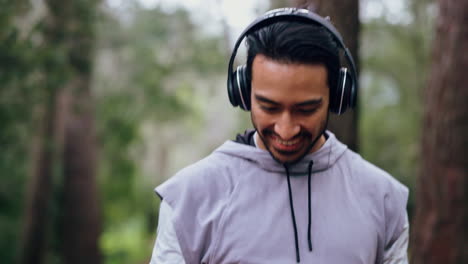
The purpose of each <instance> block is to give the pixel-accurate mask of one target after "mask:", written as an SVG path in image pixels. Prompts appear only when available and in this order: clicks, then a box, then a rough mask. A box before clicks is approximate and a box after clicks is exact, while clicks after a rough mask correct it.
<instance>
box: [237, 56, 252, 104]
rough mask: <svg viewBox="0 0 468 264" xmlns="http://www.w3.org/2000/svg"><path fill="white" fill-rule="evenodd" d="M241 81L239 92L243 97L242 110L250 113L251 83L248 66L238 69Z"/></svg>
mask: <svg viewBox="0 0 468 264" xmlns="http://www.w3.org/2000/svg"><path fill="white" fill-rule="evenodd" d="M237 71H239V72H238V73H239V74H238V77H237V78H238V79H239V85H240V86H239V91H240V97H241V101H242V104H241V108H242V109H243V110H245V111H250V81H249V79H248V78H247V66H246V65H242V66H239V67H238V68H237Z"/></svg>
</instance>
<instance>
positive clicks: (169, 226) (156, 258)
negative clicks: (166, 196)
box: [150, 200, 185, 264]
mask: <svg viewBox="0 0 468 264" xmlns="http://www.w3.org/2000/svg"><path fill="white" fill-rule="evenodd" d="M172 215H173V211H172V208H171V207H170V206H169V204H167V203H166V202H165V201H164V200H163V201H162V202H161V206H160V208H159V222H158V230H157V237H156V242H155V244H154V248H153V255H152V257H151V261H150V264H156V263H157V264H166V263H180V264H185V261H184V258H183V257H182V252H181V250H180V245H179V241H178V240H177V236H176V233H175V230H174V225H173V223H172Z"/></svg>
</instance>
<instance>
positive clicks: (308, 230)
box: [307, 160, 314, 252]
mask: <svg viewBox="0 0 468 264" xmlns="http://www.w3.org/2000/svg"><path fill="white" fill-rule="evenodd" d="M313 165H314V161H313V160H311V161H310V162H309V176H308V179H307V184H308V192H307V198H308V200H309V201H308V202H309V225H308V227H307V241H308V242H309V251H311V252H312V234H311V226H312V202H311V196H312V193H311V191H310V190H311V186H310V185H311V184H310V182H311V180H310V178H311V175H312V166H313Z"/></svg>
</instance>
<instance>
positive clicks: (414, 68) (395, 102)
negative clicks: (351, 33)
mask: <svg viewBox="0 0 468 264" xmlns="http://www.w3.org/2000/svg"><path fill="white" fill-rule="evenodd" d="M406 4H407V5H408V7H409V8H408V10H409V13H410V14H411V18H410V22H409V23H404V22H401V23H397V24H395V23H389V22H388V21H387V20H386V19H385V18H383V17H382V18H378V19H374V20H372V21H370V22H368V23H366V24H363V32H362V36H363V38H362V45H361V61H362V69H363V70H362V72H361V76H362V77H363V78H362V79H363V81H362V82H361V88H362V90H361V93H360V102H361V109H362V111H361V117H360V118H361V124H360V131H361V137H362V140H361V142H362V146H361V149H362V155H363V156H364V157H365V158H367V159H368V160H369V161H371V162H373V163H374V164H376V165H378V166H379V167H381V168H383V169H385V170H386V171H388V172H390V173H391V174H392V175H394V176H395V177H396V178H398V179H399V180H400V181H402V182H403V183H404V184H406V185H408V186H409V187H410V190H411V192H410V200H409V203H408V209H409V213H410V216H411V214H412V208H414V196H413V195H414V182H415V177H416V175H417V174H418V167H419V164H418V163H419V144H420V134H421V131H420V129H421V121H420V120H421V115H422V89H423V86H424V83H425V81H426V76H427V69H428V65H429V43H430V42H431V38H432V20H433V18H434V14H432V13H431V5H432V3H431V1H425V0H408V1H407V2H406Z"/></svg>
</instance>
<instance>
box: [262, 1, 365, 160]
mask: <svg viewBox="0 0 468 264" xmlns="http://www.w3.org/2000/svg"><path fill="white" fill-rule="evenodd" d="M270 6H271V7H272V8H278V7H285V6H292V7H303V8H305V7H308V9H310V10H312V11H314V12H316V13H318V14H319V15H321V16H324V17H326V16H329V17H330V19H331V22H332V23H333V25H334V26H335V27H336V28H337V29H338V31H339V32H340V34H341V36H342V37H343V39H344V42H345V45H346V46H347V47H348V49H349V50H350V51H351V54H352V56H353V58H354V61H355V63H356V67H357V70H359V56H358V46H359V32H360V23H359V1H358V0H271V2H270ZM358 110H359V109H358V106H356V108H355V109H354V110H348V111H347V112H346V113H345V114H343V115H341V116H337V115H333V114H332V115H330V122H329V124H328V128H329V129H330V130H331V131H332V132H333V133H335V135H336V136H337V138H339V139H340V140H341V141H342V142H343V143H345V144H346V145H348V147H349V148H351V149H352V150H355V151H357V150H358V145H359V142H358V112H359V111H358Z"/></svg>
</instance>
